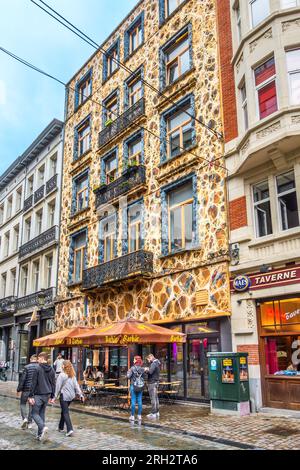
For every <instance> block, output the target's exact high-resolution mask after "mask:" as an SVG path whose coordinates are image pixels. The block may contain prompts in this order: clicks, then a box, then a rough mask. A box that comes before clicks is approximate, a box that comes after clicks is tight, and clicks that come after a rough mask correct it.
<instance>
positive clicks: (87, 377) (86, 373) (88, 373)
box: [83, 366, 94, 382]
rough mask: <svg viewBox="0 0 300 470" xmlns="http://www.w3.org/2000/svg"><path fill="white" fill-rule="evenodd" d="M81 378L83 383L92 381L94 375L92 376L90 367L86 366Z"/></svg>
mask: <svg viewBox="0 0 300 470" xmlns="http://www.w3.org/2000/svg"><path fill="white" fill-rule="evenodd" d="M83 378H84V381H85V382H86V381H87V380H94V375H93V370H92V366H87V368H86V369H85V371H84V372H83Z"/></svg>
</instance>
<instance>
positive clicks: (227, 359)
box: [207, 352, 250, 416]
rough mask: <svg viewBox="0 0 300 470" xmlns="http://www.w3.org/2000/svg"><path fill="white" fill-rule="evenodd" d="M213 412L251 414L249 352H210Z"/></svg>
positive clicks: (210, 384)
mask: <svg viewBox="0 0 300 470" xmlns="http://www.w3.org/2000/svg"><path fill="white" fill-rule="evenodd" d="M207 357H208V371H209V392H210V403H211V412H212V413H228V414H237V415H239V416H245V415H249V414H250V392H249V371H248V353H223V352H222V353H208V354H207Z"/></svg>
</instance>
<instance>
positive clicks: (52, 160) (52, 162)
mask: <svg viewBox="0 0 300 470" xmlns="http://www.w3.org/2000/svg"><path fill="white" fill-rule="evenodd" d="M56 169H57V153H56V154H55V155H53V156H52V157H51V158H50V178H52V177H53V176H55V175H56Z"/></svg>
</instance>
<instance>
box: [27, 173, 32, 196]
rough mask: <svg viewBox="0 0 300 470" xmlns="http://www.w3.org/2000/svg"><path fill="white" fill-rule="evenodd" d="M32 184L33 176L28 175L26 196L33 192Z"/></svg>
mask: <svg viewBox="0 0 300 470" xmlns="http://www.w3.org/2000/svg"><path fill="white" fill-rule="evenodd" d="M33 186H34V176H33V175H32V176H30V178H28V184H27V196H31V194H32V193H33Z"/></svg>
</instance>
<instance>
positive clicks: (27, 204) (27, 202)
mask: <svg viewBox="0 0 300 470" xmlns="http://www.w3.org/2000/svg"><path fill="white" fill-rule="evenodd" d="M32 206H33V194H31V196H29V197H28V198H27V199H25V202H24V212H27V211H28V210H29V209H31V207H32Z"/></svg>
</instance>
